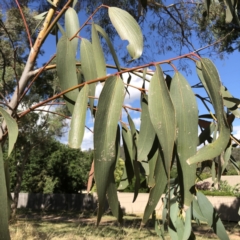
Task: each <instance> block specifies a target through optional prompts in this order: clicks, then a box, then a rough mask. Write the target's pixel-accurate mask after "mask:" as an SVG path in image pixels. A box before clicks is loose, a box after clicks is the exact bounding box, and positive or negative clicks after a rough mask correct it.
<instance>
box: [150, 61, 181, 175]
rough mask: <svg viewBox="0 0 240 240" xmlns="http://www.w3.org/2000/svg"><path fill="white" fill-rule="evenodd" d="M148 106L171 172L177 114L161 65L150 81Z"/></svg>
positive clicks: (167, 168) (166, 166)
mask: <svg viewBox="0 0 240 240" xmlns="http://www.w3.org/2000/svg"><path fill="white" fill-rule="evenodd" d="M148 107H149V114H150V118H151V121H152V124H153V127H154V129H155V132H156V134H157V137H158V140H159V142H160V145H161V147H162V149H163V155H164V163H165V168H166V171H167V173H168V174H169V173H170V165H171V161H172V152H173V145H174V141H175V135H176V133H175V131H176V119H175V118H176V116H175V109H174V106H173V103H172V100H171V97H170V94H169V91H168V88H167V85H166V82H165V79H164V76H163V72H162V70H161V68H160V67H159V66H156V71H155V73H154V75H153V77H152V79H151V81H150V85H149V93H148Z"/></svg>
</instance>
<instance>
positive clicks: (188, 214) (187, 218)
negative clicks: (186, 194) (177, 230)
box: [182, 208, 192, 240]
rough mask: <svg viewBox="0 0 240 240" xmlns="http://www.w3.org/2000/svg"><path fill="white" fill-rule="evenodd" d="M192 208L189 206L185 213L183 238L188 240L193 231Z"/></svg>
mask: <svg viewBox="0 0 240 240" xmlns="http://www.w3.org/2000/svg"><path fill="white" fill-rule="evenodd" d="M191 220H192V209H191V208H188V209H187V211H186V215H185V222H184V232H183V238H182V239H183V240H188V239H189V237H190V235H191V232H192V223H191Z"/></svg>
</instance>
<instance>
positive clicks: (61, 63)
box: [56, 35, 79, 113]
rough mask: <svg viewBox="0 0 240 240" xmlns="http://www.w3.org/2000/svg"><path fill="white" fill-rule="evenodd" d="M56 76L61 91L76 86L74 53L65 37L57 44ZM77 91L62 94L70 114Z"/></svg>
mask: <svg viewBox="0 0 240 240" xmlns="http://www.w3.org/2000/svg"><path fill="white" fill-rule="evenodd" d="M56 62H57V75H58V79H59V83H60V87H61V89H62V91H64V90H67V89H69V88H71V87H73V86H76V85H77V84H78V79H77V74H76V61H75V53H74V51H73V48H72V45H71V42H70V41H69V40H68V38H67V36H66V35H63V36H62V37H61V38H60V39H59V41H58V44H57V60H56ZM78 93H79V91H78V89H74V90H73V91H71V92H68V93H66V94H64V99H65V101H66V104H67V107H68V109H69V111H70V112H71V113H72V111H73V107H74V104H75V101H76V99H77V96H78Z"/></svg>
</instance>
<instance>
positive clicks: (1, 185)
mask: <svg viewBox="0 0 240 240" xmlns="http://www.w3.org/2000/svg"><path fill="white" fill-rule="evenodd" d="M0 196H1V197H0V216H1V217H0V233H1V239H4V240H5V239H6V240H10V234H9V229H8V219H9V213H8V194H7V187H6V178H5V170H4V160H3V154H2V146H1V144H0Z"/></svg>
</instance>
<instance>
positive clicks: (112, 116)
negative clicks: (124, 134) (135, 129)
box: [94, 76, 124, 224]
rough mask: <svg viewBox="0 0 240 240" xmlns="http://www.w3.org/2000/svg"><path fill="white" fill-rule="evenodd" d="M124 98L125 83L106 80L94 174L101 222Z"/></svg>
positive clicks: (98, 114) (97, 122) (96, 134)
mask: <svg viewBox="0 0 240 240" xmlns="http://www.w3.org/2000/svg"><path fill="white" fill-rule="evenodd" d="M123 100H124V84H123V82H122V80H121V79H120V78H119V77H116V76H114V77H110V78H108V79H107V80H106V82H105V84H104V87H103V90H102V92H101V95H100V97H99V103H98V110H97V112H96V118H95V124H94V150H95V151H94V155H95V157H94V174H95V181H96V187H97V194H98V202H99V208H98V219H97V224H99V222H100V220H101V217H102V214H103V211H104V206H105V195H106V191H107V188H108V185H109V181H108V180H109V171H110V169H111V168H112V166H113V165H114V167H115V157H116V147H115V141H116V133H117V127H118V120H119V118H120V115H121V110H122V104H123Z"/></svg>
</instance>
